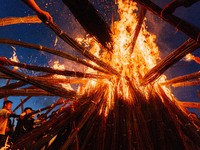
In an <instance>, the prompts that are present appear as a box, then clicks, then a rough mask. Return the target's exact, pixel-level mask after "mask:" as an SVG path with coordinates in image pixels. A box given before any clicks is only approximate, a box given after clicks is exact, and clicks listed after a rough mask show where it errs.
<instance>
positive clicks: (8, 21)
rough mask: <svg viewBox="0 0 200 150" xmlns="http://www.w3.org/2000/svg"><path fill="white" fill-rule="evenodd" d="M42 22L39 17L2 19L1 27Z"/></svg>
mask: <svg viewBox="0 0 200 150" xmlns="http://www.w3.org/2000/svg"><path fill="white" fill-rule="evenodd" d="M41 22H42V21H41V20H40V19H39V18H38V17H37V16H26V17H8V18H0V26H7V25H13V24H21V23H41Z"/></svg>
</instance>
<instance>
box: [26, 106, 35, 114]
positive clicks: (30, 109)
mask: <svg viewBox="0 0 200 150" xmlns="http://www.w3.org/2000/svg"><path fill="white" fill-rule="evenodd" d="M32 111H33V109H32V108H31V107H26V108H25V109H24V112H25V113H26V114H30V113H31V112H32Z"/></svg>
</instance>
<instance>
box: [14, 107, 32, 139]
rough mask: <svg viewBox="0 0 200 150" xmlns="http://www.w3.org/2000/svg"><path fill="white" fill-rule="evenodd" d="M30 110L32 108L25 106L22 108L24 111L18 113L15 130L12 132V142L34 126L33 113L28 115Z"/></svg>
mask: <svg viewBox="0 0 200 150" xmlns="http://www.w3.org/2000/svg"><path fill="white" fill-rule="evenodd" d="M32 111H33V110H32V108H30V107H27V108H25V109H24V112H23V113H22V114H21V115H20V117H19V120H18V122H17V125H16V128H15V131H14V133H13V141H14V142H15V141H16V140H18V138H20V137H21V136H23V135H25V134H26V133H28V132H30V131H31V130H32V129H33V128H34V118H33V115H30V113H32Z"/></svg>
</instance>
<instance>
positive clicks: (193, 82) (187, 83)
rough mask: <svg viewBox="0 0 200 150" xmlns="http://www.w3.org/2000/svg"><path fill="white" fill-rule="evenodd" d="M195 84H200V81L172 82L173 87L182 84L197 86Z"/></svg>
mask: <svg viewBox="0 0 200 150" xmlns="http://www.w3.org/2000/svg"><path fill="white" fill-rule="evenodd" d="M195 85H200V81H199V80H198V81H191V82H189V81H187V82H180V83H175V84H172V86H173V87H180V86H195Z"/></svg>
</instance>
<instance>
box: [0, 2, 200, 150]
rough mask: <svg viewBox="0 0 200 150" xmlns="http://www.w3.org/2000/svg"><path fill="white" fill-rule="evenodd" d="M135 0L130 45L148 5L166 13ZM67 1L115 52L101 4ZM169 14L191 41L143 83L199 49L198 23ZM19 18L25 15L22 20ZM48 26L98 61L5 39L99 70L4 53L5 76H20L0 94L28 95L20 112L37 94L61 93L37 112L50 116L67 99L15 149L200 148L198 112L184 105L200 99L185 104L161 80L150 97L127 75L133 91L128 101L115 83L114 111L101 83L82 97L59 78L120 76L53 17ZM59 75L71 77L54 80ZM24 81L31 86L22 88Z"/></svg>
mask: <svg viewBox="0 0 200 150" xmlns="http://www.w3.org/2000/svg"><path fill="white" fill-rule="evenodd" d="M136 2H137V3H138V4H139V6H141V9H140V15H139V22H138V25H137V27H136V32H135V35H134V36H133V39H132V40H133V44H132V51H133V50H134V46H135V43H136V40H137V37H138V35H139V33H140V29H141V25H142V23H143V20H144V17H145V14H146V11H147V10H149V11H151V12H153V13H154V14H155V15H158V16H159V17H161V18H162V16H161V15H160V12H161V8H159V7H158V6H157V5H155V4H154V3H152V2H151V1H149V0H136ZM64 3H65V4H66V5H67V6H68V7H69V9H70V10H71V12H72V13H73V15H74V16H75V17H76V19H77V20H78V21H79V22H80V24H81V25H82V26H83V28H84V29H85V30H86V31H87V32H88V33H89V34H91V35H92V36H93V37H94V38H96V40H97V41H98V42H100V44H101V45H102V46H103V47H104V48H105V49H107V50H109V51H112V49H111V48H112V39H111V34H112V33H111V32H110V29H109V28H108V26H107V24H106V23H105V22H104V20H103V19H102V18H101V16H100V15H99V14H98V11H96V9H95V7H94V6H93V5H92V4H91V3H90V2H89V1H88V0H67V1H64ZM80 10H81V11H80ZM83 16H84V18H83ZM85 17H86V18H85ZM88 19H89V20H88ZM163 19H164V20H165V21H167V22H169V23H170V24H172V25H173V26H175V27H176V28H177V29H179V30H180V31H183V32H184V33H186V34H187V35H188V36H189V37H190V39H189V40H188V41H186V42H185V43H184V44H183V45H181V46H180V47H179V48H177V49H176V50H175V51H174V52H172V53H171V54H170V55H168V56H167V57H166V58H165V59H163V60H162V61H161V62H160V63H158V65H156V66H155V67H154V68H152V69H151V70H150V71H149V72H148V73H147V74H146V75H145V76H144V78H143V82H142V83H143V85H144V86H146V85H149V84H150V83H153V82H154V81H155V80H156V79H158V78H159V77H160V76H161V75H162V74H163V73H164V72H165V71H166V70H167V69H168V68H169V67H171V66H172V65H173V64H175V63H176V62H178V61H179V60H180V59H181V58H183V57H184V56H185V55H186V54H188V53H191V52H193V51H194V50H196V49H197V48H199V39H198V34H199V29H198V28H196V27H194V26H193V25H191V24H189V23H187V22H186V21H184V20H182V19H180V18H178V17H176V16H173V15H171V14H167V15H166V18H163ZM4 22H5V21H4ZM7 22H8V21H7ZM18 22H20V21H19V20H18ZM4 24H5V23H4ZM8 24H12V23H8ZM47 27H49V28H51V29H52V31H53V32H55V34H57V35H58V36H59V37H60V38H61V39H63V40H64V41H65V42H66V43H68V44H69V45H70V46H71V47H73V48H74V49H75V50H77V51H78V52H80V53H81V54H82V55H83V56H85V57H86V58H87V59H88V60H90V61H92V62H93V63H89V61H86V60H84V59H81V58H77V57H74V56H72V55H69V54H67V53H64V52H63V51H58V50H54V49H50V48H47V47H44V46H39V45H35V44H31V43H26V42H22V41H16V40H11V39H0V43H1V44H10V45H14V46H22V47H26V48H30V49H34V50H38V51H44V52H48V53H50V54H53V55H56V56H59V57H62V58H65V59H69V60H71V61H74V62H76V63H78V64H82V65H85V66H87V67H89V68H92V69H93V70H95V71H97V72H98V73H99V74H93V73H83V72H74V71H70V70H56V69H52V68H48V67H39V66H34V65H28V64H22V63H17V62H13V61H9V60H7V59H0V60H1V61H0V72H1V74H0V78H3V79H8V80H10V79H14V80H17V81H16V82H15V83H9V82H7V85H5V86H2V87H0V97H1V98H5V97H8V96H18V95H23V96H27V97H26V98H25V99H24V100H22V101H21V104H19V105H18V106H17V107H16V108H15V109H14V111H15V110H16V109H18V108H19V107H21V105H23V104H24V103H26V102H27V101H28V100H29V99H31V97H32V96H36V95H40V96H41V95H43V96H44V95H46V96H59V97H60V98H59V99H58V100H57V102H56V103H55V104H54V105H51V106H47V107H45V108H42V109H40V110H37V111H35V112H34V113H38V112H40V111H46V113H45V115H48V113H49V112H51V111H52V110H53V109H54V108H55V107H56V106H58V105H62V106H61V107H59V108H58V109H57V110H56V111H55V113H54V114H51V115H48V117H47V118H46V122H45V123H44V124H43V125H41V126H39V127H37V128H35V129H34V130H32V131H31V132H29V133H28V134H26V135H24V136H22V137H20V138H19V139H18V140H17V141H16V142H15V143H14V145H13V147H12V149H13V150H15V149H23V148H24V147H26V146H28V145H31V147H30V149H37V150H38V149H49V150H55V149H61V150H66V149H71V150H74V149H77V150H78V149H80V150H86V149H95V150H103V149H109V150H121V149H127V150H128V149H130V150H132V149H135V150H147V149H166V150H168V149H172V150H175V149H200V132H199V131H200V129H199V128H200V121H199V119H198V117H196V116H193V115H190V112H188V111H187V109H186V107H188V106H191V107H194V108H200V105H198V104H194V103H189V104H188V103H183V102H180V101H178V100H176V99H175V98H173V99H172V97H168V95H166V93H165V92H164V91H163V89H162V88H161V87H160V86H156V87H154V86H152V92H151V95H150V97H148V98H147V97H145V96H144V93H143V92H142V91H140V90H137V88H136V87H135V86H134V84H133V81H131V80H130V79H128V77H127V82H128V84H127V86H129V88H130V89H131V93H130V94H131V97H130V99H129V102H127V100H124V99H123V98H122V97H121V96H120V95H119V93H118V91H119V89H117V87H114V88H116V89H114V94H113V95H114V103H113V108H112V109H110V110H107V109H106V107H107V103H108V87H107V85H104V84H103V83H102V85H99V86H98V87H96V88H95V89H92V90H91V91H90V92H89V93H85V94H84V95H77V93H76V92H75V91H73V90H67V89H65V88H63V87H62V86H61V85H60V83H83V82H85V80H84V79H87V80H90V79H99V80H101V79H105V78H106V79H109V78H110V77H112V76H118V77H119V78H120V73H119V72H118V71H117V70H116V69H115V68H113V67H112V66H111V65H110V64H108V63H105V62H103V61H102V60H101V59H100V58H98V57H96V56H95V55H93V54H92V53H90V52H89V51H88V50H87V49H85V48H84V47H82V46H81V45H80V44H78V42H76V41H75V40H74V39H73V38H71V37H70V36H68V35H67V34H66V33H65V32H64V31H63V30H62V29H60V28H59V26H58V25H56V24H55V23H48V24H47ZM97 27H98V28H97ZM96 29H98V30H96ZM8 66H17V67H20V68H24V69H29V70H34V71H38V72H43V74H42V75H40V76H29V75H26V74H23V73H20V72H17V71H14V70H11V69H10V68H9V67H8ZM55 74H56V75H64V76H67V77H73V78H69V79H55V78H52V76H53V75H55ZM198 77H199V73H196V74H194V75H193V74H192V75H189V76H187V77H179V78H177V79H174V80H171V81H170V80H169V81H167V82H165V83H163V84H165V85H167V84H175V83H177V82H179V81H181V82H184V81H187V80H188V79H189V78H193V79H194V78H198ZM25 85H26V86H27V85H30V86H29V87H26V88H23V87H24V86H25ZM20 88H21V89H20ZM63 99H64V100H63ZM192 104H193V105H192ZM105 114H106V115H105Z"/></svg>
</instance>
